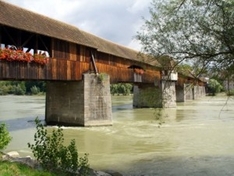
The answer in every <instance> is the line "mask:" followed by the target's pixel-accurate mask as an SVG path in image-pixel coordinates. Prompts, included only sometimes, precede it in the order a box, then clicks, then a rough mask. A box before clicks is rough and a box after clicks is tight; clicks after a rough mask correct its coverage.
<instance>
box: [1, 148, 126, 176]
mask: <svg viewBox="0 0 234 176" xmlns="http://www.w3.org/2000/svg"><path fill="white" fill-rule="evenodd" d="M0 175H5V176H12V175H26V176H28V175H30V176H66V175H67V176H68V175H71V174H66V173H61V172H59V173H58V172H56V173H53V172H47V171H44V170H43V169H42V168H41V167H40V165H39V164H38V162H37V161H35V160H34V159H32V158H31V157H30V156H27V157H21V156H20V155H19V153H18V152H16V151H12V152H8V153H2V152H1V153H0ZM76 175H77V176H82V174H78V173H72V176H76ZM87 176H122V174H120V173H118V172H114V171H109V173H108V172H103V171H95V170H93V169H91V168H89V169H88V174H87Z"/></svg>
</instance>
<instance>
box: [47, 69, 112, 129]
mask: <svg viewBox="0 0 234 176" xmlns="http://www.w3.org/2000/svg"><path fill="white" fill-rule="evenodd" d="M45 119H46V123H47V124H49V125H67V126H102V125H112V107H111V94H110V78H109V76H108V75H106V74H100V75H96V74H84V75H83V80H82V81H76V82H68V81H66V82H55V81H51V82H48V83H47V90H46V118H45Z"/></svg>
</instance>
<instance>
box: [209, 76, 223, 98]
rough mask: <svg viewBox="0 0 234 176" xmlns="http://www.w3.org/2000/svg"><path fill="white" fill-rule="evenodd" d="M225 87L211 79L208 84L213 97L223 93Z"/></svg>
mask: <svg viewBox="0 0 234 176" xmlns="http://www.w3.org/2000/svg"><path fill="white" fill-rule="evenodd" d="M222 89H223V86H222V85H221V84H220V83H219V82H218V81H217V80H215V79H210V80H209V82H208V92H209V93H211V94H212V95H216V94H217V93H219V92H221V90H222Z"/></svg>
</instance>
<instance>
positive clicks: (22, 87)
mask: <svg viewBox="0 0 234 176" xmlns="http://www.w3.org/2000/svg"><path fill="white" fill-rule="evenodd" d="M45 91H46V83H45V82H44V81H0V95H7V94H13V95H36V94H40V93H44V92H45Z"/></svg>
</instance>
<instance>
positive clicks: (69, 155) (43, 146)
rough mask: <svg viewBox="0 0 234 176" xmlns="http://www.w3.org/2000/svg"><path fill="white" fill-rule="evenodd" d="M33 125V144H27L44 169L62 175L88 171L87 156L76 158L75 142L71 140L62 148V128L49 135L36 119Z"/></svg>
mask: <svg viewBox="0 0 234 176" xmlns="http://www.w3.org/2000/svg"><path fill="white" fill-rule="evenodd" d="M35 123H36V129H37V132H36V133H35V135H34V141H35V144H30V143H28V147H29V148H30V149H31V150H32V152H33V155H34V157H35V158H36V159H37V161H38V162H39V163H40V164H41V166H42V167H43V168H44V169H46V170H49V171H53V172H64V173H69V172H73V173H75V172H77V171H78V169H80V168H82V170H83V172H85V173H86V172H87V171H88V167H89V164H88V157H87V154H86V155H85V156H84V157H80V158H79V157H78V151H77V147H76V143H75V140H71V142H70V144H69V145H68V146H64V144H63V143H64V135H63V129H62V128H60V127H58V129H56V130H53V131H52V133H51V134H49V133H48V131H47V129H46V128H45V127H44V126H43V124H42V123H41V122H40V121H39V120H38V118H36V120H35ZM85 173H82V175H85ZM73 175H74V174H73Z"/></svg>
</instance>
